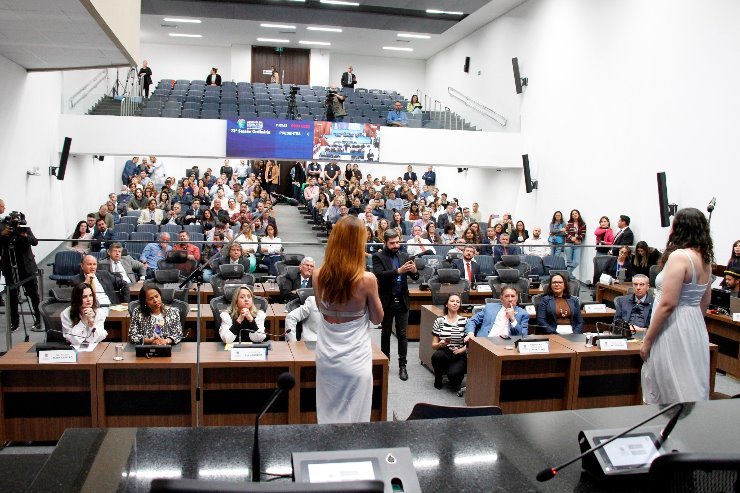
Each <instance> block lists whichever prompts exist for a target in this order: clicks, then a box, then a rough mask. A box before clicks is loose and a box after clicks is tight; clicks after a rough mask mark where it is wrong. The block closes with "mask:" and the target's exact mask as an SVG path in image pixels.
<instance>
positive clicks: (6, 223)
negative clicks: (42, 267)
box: [0, 203, 42, 331]
mask: <svg viewBox="0 0 740 493" xmlns="http://www.w3.org/2000/svg"><path fill="white" fill-rule="evenodd" d="M4 205H5V204H4V203H3V209H4ZM38 244H39V241H38V240H37V239H36V237H35V236H34V235H33V232H32V231H31V228H29V227H28V226H26V217H25V216H24V215H23V213H21V212H17V211H13V212H11V213H9V214H8V215H7V216H5V217H4V218H3V220H2V222H0V269H2V273H3V276H5V284H6V286H10V285H13V284H17V283H19V282H21V281H24V280H26V279H28V278H30V280H29V281H28V282H26V283H25V284H23V289H24V290H25V292H26V297H28V299H29V300H30V302H31V307H32V308H33V312H34V324H33V326H32V327H31V330H33V331H40V330H42V329H41V323H40V320H41V314H40V313H39V303H40V302H41V300H40V299H39V286H38V282H37V280H36V273H37V272H38V267H37V266H36V257H34V255H33V251H32V250H31V247H32V246H36V245H38ZM7 291H8V293H9V298H8V301H9V303H8V308H9V309H10V322H11V330H12V331H16V330H17V329H18V325H19V321H20V317H19V313H18V290H17V289H7Z"/></svg>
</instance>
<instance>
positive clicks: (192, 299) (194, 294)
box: [129, 281, 256, 303]
mask: <svg viewBox="0 0 740 493" xmlns="http://www.w3.org/2000/svg"><path fill="white" fill-rule="evenodd" d="M143 285H144V281H136V282H135V283H133V284H132V285H131V286H129V290H130V291H131V300H138V299H139V292H140V291H141V287H142V286H143ZM255 294H256V293H255ZM211 298H213V286H211V283H210V282H207V283H204V284H203V285H201V287H200V303H208V302H209V301H211ZM188 302H189V303H198V289H197V286H196V285H195V284H193V285H191V286H190V289H188Z"/></svg>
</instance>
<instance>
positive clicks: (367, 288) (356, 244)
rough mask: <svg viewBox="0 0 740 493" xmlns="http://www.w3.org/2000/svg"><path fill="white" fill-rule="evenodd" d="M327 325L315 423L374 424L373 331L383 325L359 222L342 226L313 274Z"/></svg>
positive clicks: (321, 333)
mask: <svg viewBox="0 0 740 493" xmlns="http://www.w3.org/2000/svg"><path fill="white" fill-rule="evenodd" d="M313 286H314V291H315V296H316V306H317V307H318V309H319V311H320V312H321V315H322V318H323V321H322V324H321V325H320V326H319V328H318V334H317V343H316V417H317V420H318V422H319V424H324V423H356V422H368V421H370V410H371V406H372V400H373V368H372V363H373V361H372V346H371V343H370V327H371V324H372V325H377V324H378V323H379V322H380V321H381V320H382V319H383V308H382V306H381V304H380V298H379V297H378V283H377V280H376V279H375V276H373V275H372V274H371V273H369V272H366V271H365V228H364V226H363V225H362V222H361V221H360V220H359V219H357V218H356V217H354V216H347V217H344V218H342V219H340V220H339V222H337V224H336V225H335V226H334V228H332V232H331V236H329V242H328V243H327V245H326V256H325V258H324V265H322V266H321V267H320V268H319V269H317V270H315V271H314V273H313Z"/></svg>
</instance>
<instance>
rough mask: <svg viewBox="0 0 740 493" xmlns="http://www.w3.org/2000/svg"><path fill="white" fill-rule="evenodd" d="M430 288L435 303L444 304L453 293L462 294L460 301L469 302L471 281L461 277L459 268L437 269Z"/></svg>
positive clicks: (430, 281) (430, 282)
mask: <svg viewBox="0 0 740 493" xmlns="http://www.w3.org/2000/svg"><path fill="white" fill-rule="evenodd" d="M429 290H430V291H431V292H432V304H434V305H443V304H444V303H445V301H446V300H447V297H448V296H449V295H450V294H452V293H455V294H458V295H460V301H461V302H462V303H467V302H468V297H469V294H470V283H469V282H468V281H466V280H465V279H461V278H460V271H459V270H457V269H437V273H436V274H435V275H434V277H432V278H431V279H430V280H429Z"/></svg>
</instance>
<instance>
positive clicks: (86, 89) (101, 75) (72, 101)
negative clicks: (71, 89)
mask: <svg viewBox="0 0 740 493" xmlns="http://www.w3.org/2000/svg"><path fill="white" fill-rule="evenodd" d="M103 81H106V84H105V86H106V88H107V87H108V70H107V69H102V70H101V71H100V72H98V73H97V74H95V76H94V77H93V78H92V79H91V80H90V81H89V82H88V83H87V84H85V85H84V86H82V87H81V88H80V90H79V91H77V92H76V93H74V94H73V95H72V96H71V97H70V98H69V107H70V108H74V107H75V106H77V105H78V104H79V103H80V101H82V100H83V99H85V98H86V97H87V95H88V94H90V93H91V92H92V91H93V89H95V88H96V87H98V86H99V85H100V83H101V82H103ZM83 93H84V94H83ZM78 96H79V97H78Z"/></svg>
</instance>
